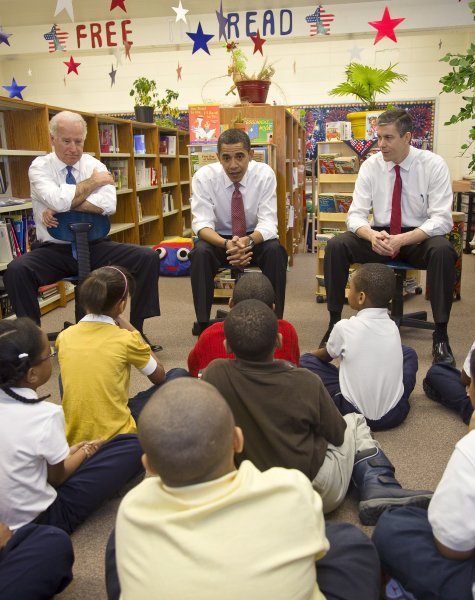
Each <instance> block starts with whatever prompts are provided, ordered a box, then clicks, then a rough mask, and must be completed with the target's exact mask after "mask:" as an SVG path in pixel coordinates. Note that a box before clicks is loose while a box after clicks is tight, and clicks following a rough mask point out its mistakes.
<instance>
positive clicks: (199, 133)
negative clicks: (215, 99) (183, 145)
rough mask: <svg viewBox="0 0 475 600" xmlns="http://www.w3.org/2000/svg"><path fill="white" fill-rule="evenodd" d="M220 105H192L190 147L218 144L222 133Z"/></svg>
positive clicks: (190, 110)
mask: <svg viewBox="0 0 475 600" xmlns="http://www.w3.org/2000/svg"><path fill="white" fill-rule="evenodd" d="M219 115H220V108H219V104H190V105H189V106H188V121H189V124H190V145H192V146H193V145H196V144H199V145H205V144H206V145H207V144H217V143H218V137H219V135H220V132H221V128H220V116H219Z"/></svg>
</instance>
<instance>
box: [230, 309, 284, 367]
mask: <svg viewBox="0 0 475 600" xmlns="http://www.w3.org/2000/svg"><path fill="white" fill-rule="evenodd" d="M278 330H279V325H278V321H277V317H276V316H275V313H274V311H273V310H272V309H271V308H269V307H268V306H266V305H265V304H264V303H263V302H261V301H260V300H243V301H242V302H239V304H237V305H236V306H235V307H234V308H233V309H232V310H231V312H230V313H229V315H228V316H227V317H226V319H225V320H224V337H225V338H226V345H227V349H228V352H234V354H235V355H236V356H237V357H238V358H241V359H244V360H251V361H257V362H263V361H268V360H271V358H272V355H273V353H274V350H275V348H276V345H277V344H278V343H279V341H278Z"/></svg>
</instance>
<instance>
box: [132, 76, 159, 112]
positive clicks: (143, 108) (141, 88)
mask: <svg viewBox="0 0 475 600" xmlns="http://www.w3.org/2000/svg"><path fill="white" fill-rule="evenodd" d="M132 85H133V87H132V89H131V90H130V92H129V96H134V102H135V107H134V110H135V118H136V119H137V121H141V122H142V123H153V111H154V109H155V106H156V104H157V98H158V94H157V91H156V90H157V83H156V82H155V80H154V79H147V77H138V78H137V79H136V80H135V81H134V83H133V84H132Z"/></svg>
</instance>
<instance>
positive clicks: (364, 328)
mask: <svg viewBox="0 0 475 600" xmlns="http://www.w3.org/2000/svg"><path fill="white" fill-rule="evenodd" d="M327 352H328V354H329V355H330V356H331V357H332V358H339V359H340V369H339V381H340V389H341V393H342V394H343V397H344V398H345V399H346V400H348V402H350V403H351V404H353V406H356V408H357V409H358V410H359V411H360V412H361V414H363V415H364V416H365V417H366V418H367V419H372V420H377V419H380V418H381V417H383V416H384V415H385V414H386V413H387V412H389V411H390V410H391V409H392V408H393V407H394V406H396V404H397V403H398V402H399V400H400V399H401V396H402V394H403V392H404V386H403V383H402V363H403V358H402V346H401V336H400V335H399V330H398V328H397V327H396V324H395V323H394V321H392V319H391V318H390V317H389V315H388V311H387V310H386V309H385V308H365V309H363V310H360V311H359V312H358V313H357V314H356V315H355V316H353V317H350V318H349V319H342V320H341V321H338V323H336V324H335V326H334V327H333V330H332V332H331V334H330V338H329V339H328V342H327Z"/></svg>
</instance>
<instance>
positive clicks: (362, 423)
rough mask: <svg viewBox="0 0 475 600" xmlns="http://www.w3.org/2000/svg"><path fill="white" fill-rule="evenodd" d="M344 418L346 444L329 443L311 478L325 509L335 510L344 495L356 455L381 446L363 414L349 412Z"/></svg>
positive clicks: (324, 510) (327, 511)
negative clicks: (317, 469) (317, 468)
mask: <svg viewBox="0 0 475 600" xmlns="http://www.w3.org/2000/svg"><path fill="white" fill-rule="evenodd" d="M343 418H344V419H345V421H346V430H345V438H344V440H343V444H341V446H334V445H333V444H328V448H327V453H326V457H325V460H324V461H323V464H322V466H321V467H320V470H319V471H318V473H317V476H316V477H315V479H314V480H313V482H312V484H313V487H314V488H315V489H316V490H317V492H318V493H319V494H320V496H321V497H322V502H323V512H324V513H329V512H332V511H333V510H335V509H336V508H338V506H339V505H340V504H341V503H342V502H343V500H344V499H345V496H346V493H347V491H348V487H349V485H350V480H351V474H352V472H353V465H354V462H355V455H356V454H357V453H358V452H361V451H363V450H369V449H370V448H379V444H378V442H377V441H376V440H374V439H373V437H372V436H371V430H370V428H369V427H368V425H367V424H366V419H365V418H364V417H363V415H360V414H358V413H349V414H347V415H344V417H343Z"/></svg>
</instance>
